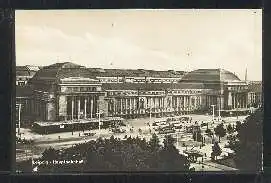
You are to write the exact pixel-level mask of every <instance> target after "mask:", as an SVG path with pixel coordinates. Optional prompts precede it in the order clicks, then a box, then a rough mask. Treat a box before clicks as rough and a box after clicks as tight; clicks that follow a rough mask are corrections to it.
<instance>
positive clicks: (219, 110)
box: [218, 98, 221, 121]
mask: <svg viewBox="0 0 271 183" xmlns="http://www.w3.org/2000/svg"><path fill="white" fill-rule="evenodd" d="M220 112H221V98H219V105H218V121H221V115H220Z"/></svg>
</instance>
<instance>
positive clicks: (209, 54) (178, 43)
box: [16, 25, 261, 75]
mask: <svg viewBox="0 0 271 183" xmlns="http://www.w3.org/2000/svg"><path fill="white" fill-rule="evenodd" d="M211 32H212V31H210V32H208V31H207V30H204V31H202V32H201V34H199V35H197V34H196V33H195V32H194V33H193V35H195V36H197V37H195V38H193V36H192V37H191V38H190V37H189V38H187V37H184V38H182V39H179V40H174V39H172V38H171V39H168V40H167V39H166V38H165V37H163V39H160V38H159V37H157V40H156V41H155V43H152V42H151V41H150V40H148V41H149V44H147V45H148V46H146V45H145V44H144V43H143V42H141V44H140V41H138V42H136V41H135V40H133V39H125V38H123V37H121V36H120V35H118V36H116V35H115V36H113V35H111V36H100V35H98V34H93V33H92V32H90V31H88V32H85V33H83V34H70V33H67V32H66V31H65V30H64V29H58V28H54V27H50V26H25V25H21V26H16V59H17V63H19V64H20V65H23V64H33V65H49V64H52V63H55V62H56V61H57V58H59V62H64V61H73V62H75V63H77V64H81V65H85V66H88V67H103V68H109V67H113V68H146V69H157V70H167V69H175V70H193V69H197V68H218V67H220V68H225V69H228V70H231V71H233V72H237V73H238V74H240V75H242V74H243V71H242V70H243V69H242V68H244V67H245V66H244V63H247V64H248V65H249V68H248V71H250V70H251V71H253V68H257V69H258V70H261V68H259V67H261V64H259V63H258V60H259V55H261V47H259V46H256V47H255V45H254V43H255V42H253V37H252V34H249V33H234V32H233V33H231V34H230V33H229V34H225V35H224V36H219V35H218V34H217V35H214V36H210V35H209V34H211ZM205 33H206V35H205ZM142 36H143V35H142ZM254 36H255V35H254ZM201 37H202V38H201ZM135 38H136V37H135ZM139 39H140V37H138V40H139ZM141 41H142V40H141ZM256 41H257V40H256ZM258 44H259V45H260V42H259V40H258ZM151 45H153V46H151ZM188 53H189V54H188ZM253 58H254V59H253ZM70 59H71V60H70ZM241 59H242V60H241ZM256 60H257V61H256ZM238 61H239V62H238Z"/></svg>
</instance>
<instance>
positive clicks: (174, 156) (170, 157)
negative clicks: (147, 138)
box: [158, 135, 190, 171]
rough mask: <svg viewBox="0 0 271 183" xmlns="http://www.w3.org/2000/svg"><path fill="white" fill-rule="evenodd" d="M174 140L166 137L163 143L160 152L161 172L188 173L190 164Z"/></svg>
mask: <svg viewBox="0 0 271 183" xmlns="http://www.w3.org/2000/svg"><path fill="white" fill-rule="evenodd" d="M174 142H175V140H174V138H173V137H172V136H170V135H166V136H165V139H164V141H163V144H164V146H163V148H162V150H161V151H160V152H159V165H158V167H159V170H164V171H169V170H178V169H181V170H183V171H188V170H189V167H190V164H189V161H188V160H187V158H186V157H185V156H184V155H181V154H179V151H178V149H176V147H175V145H174Z"/></svg>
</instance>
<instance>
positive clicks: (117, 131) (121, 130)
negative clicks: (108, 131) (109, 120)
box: [112, 128, 125, 133]
mask: <svg viewBox="0 0 271 183" xmlns="http://www.w3.org/2000/svg"><path fill="white" fill-rule="evenodd" d="M112 132H114V133H125V130H124V129H120V128H113V129H112Z"/></svg>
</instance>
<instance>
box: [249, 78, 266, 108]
mask: <svg viewBox="0 0 271 183" xmlns="http://www.w3.org/2000/svg"><path fill="white" fill-rule="evenodd" d="M262 97H263V96H262V82H261V81H250V82H249V84H248V99H249V104H250V105H249V107H260V106H261V105H262V102H263V101H262Z"/></svg>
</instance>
